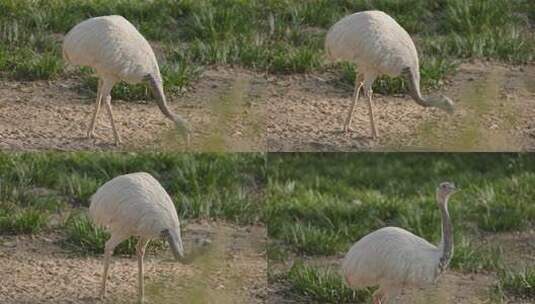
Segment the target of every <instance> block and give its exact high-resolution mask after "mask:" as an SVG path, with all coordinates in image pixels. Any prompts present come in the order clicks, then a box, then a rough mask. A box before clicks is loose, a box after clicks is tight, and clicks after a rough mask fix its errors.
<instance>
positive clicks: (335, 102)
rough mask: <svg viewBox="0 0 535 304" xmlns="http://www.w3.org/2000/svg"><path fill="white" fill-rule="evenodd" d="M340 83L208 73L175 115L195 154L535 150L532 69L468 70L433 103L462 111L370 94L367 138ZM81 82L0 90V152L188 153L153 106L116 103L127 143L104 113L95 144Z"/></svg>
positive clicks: (177, 104)
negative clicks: (187, 125)
mask: <svg viewBox="0 0 535 304" xmlns="http://www.w3.org/2000/svg"><path fill="white" fill-rule="evenodd" d="M339 77H340V76H339V75H336V74H333V73H323V74H318V75H290V76H287V75H276V76H275V75H265V74H261V73H254V72H251V71H247V70H244V69H239V68H232V67H210V68H207V69H206V70H205V71H204V72H203V73H202V76H201V77H200V79H199V80H198V81H196V82H195V83H194V84H193V86H192V87H191V88H190V89H189V91H188V92H187V93H186V94H184V95H183V96H180V97H177V96H168V98H169V99H170V100H171V102H170V105H171V107H172V108H173V109H174V110H175V111H176V112H177V113H179V114H181V115H183V116H184V117H185V118H187V119H188V120H189V121H190V122H191V123H192V126H193V129H194V134H193V137H192V140H193V144H192V146H191V150H193V151H234V152H235V151H242V152H247V151H266V150H268V151H360V150H364V151H368V150H374V151H392V150H395V151H397V150H402V151H422V150H431V151H437V150H438V151H522V150H530V151H531V150H535V120H533V117H535V65H526V66H508V65H503V64H498V63H490V62H482V61H476V62H469V63H463V64H461V65H460V66H459V70H458V71H457V72H456V74H455V75H454V76H452V77H451V79H448V80H446V83H445V86H444V88H443V89H442V90H440V91H439V92H431V94H430V95H434V94H439V93H441V94H445V95H447V96H449V97H450V98H452V99H453V100H454V101H455V102H456V112H455V113H454V114H453V115H447V114H446V113H445V112H443V111H441V110H438V109H424V108H421V107H420V106H418V105H417V104H416V103H414V102H413V101H412V100H410V98H409V97H408V96H383V95H380V94H374V100H375V101H374V111H375V117H376V124H377V127H378V132H379V138H378V139H377V140H373V139H371V137H370V125H369V121H368V111H367V105H366V102H365V101H364V99H362V100H361V101H360V102H359V104H358V106H357V108H356V110H355V116H354V119H353V124H352V128H353V132H351V133H349V134H345V133H343V132H341V128H342V124H343V121H344V119H345V116H346V113H347V110H348V108H349V106H350V104H351V95H352V89H351V88H348V87H347V86H344V85H342V84H340V81H339ZM80 82H81V80H79V79H60V80H55V81H50V82H45V81H36V82H14V81H0V149H3V150H40V149H56V150H162V149H165V150H177V151H180V150H184V149H185V147H184V144H183V141H182V139H180V138H179V137H178V136H177V135H176V134H175V133H174V131H173V126H172V123H171V122H170V121H169V120H167V119H165V118H164V116H163V115H162V114H161V113H160V111H159V109H158V107H157V106H156V104H155V102H154V101H153V100H148V101H140V102H124V101H121V100H114V101H112V103H113V107H114V113H115V116H116V120H117V121H118V125H119V129H120V133H121V135H122V138H123V142H124V144H123V145H121V146H119V147H116V146H114V145H113V137H112V132H111V127H110V123H109V121H108V119H107V117H106V115H105V113H103V114H102V115H101V117H100V120H99V124H98V126H97V130H96V133H97V138H96V139H95V140H93V139H87V138H85V133H86V130H87V126H88V124H89V122H90V117H91V114H92V111H93V107H94V92H80V89H79V87H80Z"/></svg>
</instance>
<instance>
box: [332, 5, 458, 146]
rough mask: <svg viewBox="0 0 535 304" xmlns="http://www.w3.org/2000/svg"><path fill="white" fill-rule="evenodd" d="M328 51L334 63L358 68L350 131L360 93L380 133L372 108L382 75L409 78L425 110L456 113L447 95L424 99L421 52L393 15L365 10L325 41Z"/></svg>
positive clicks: (337, 26)
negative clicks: (376, 82) (366, 99)
mask: <svg viewBox="0 0 535 304" xmlns="http://www.w3.org/2000/svg"><path fill="white" fill-rule="evenodd" d="M325 51H326V53H327V57H328V59H330V60H333V61H336V60H343V61H349V62H353V63H355V64H356V65H357V66H358V75H357V76H356V77H355V92H354V96H353V97H354V99H353V104H352V106H351V108H350V110H349V113H348V115H347V119H346V121H345V124H344V131H345V132H348V131H349V130H350V127H351V120H352V117H353V112H354V109H355V106H356V104H357V101H358V99H359V92H360V89H361V88H364V93H365V94H366V95H367V96H368V108H369V117H370V123H371V130H372V136H373V138H376V137H377V130H376V128H375V122H374V117H373V109H372V93H373V92H372V85H373V82H374V81H375V79H376V78H377V77H379V76H381V75H384V74H386V75H389V76H392V77H395V76H399V75H401V76H403V77H405V78H406V80H407V83H408V87H409V94H410V96H411V97H412V98H413V99H414V101H416V103H418V104H419V105H421V106H423V107H437V108H441V109H443V110H445V111H447V112H448V113H452V112H453V102H452V101H451V99H449V98H448V97H446V96H443V95H440V96H435V97H423V96H422V94H421V93H420V69H419V64H418V53H417V52H416V47H415V46H414V42H413V41H412V39H411V37H410V36H409V34H408V33H407V32H406V31H405V30H404V29H403V28H402V27H401V26H400V25H399V24H398V23H397V22H396V21H395V20H394V19H393V18H392V17H390V16H389V15H387V14H385V13H384V12H381V11H364V12H359V13H355V14H352V15H349V16H346V17H344V18H342V19H341V20H340V21H338V22H336V23H335V24H334V25H333V26H332V27H331V28H330V29H329V32H328V33H327V36H326V38H325Z"/></svg>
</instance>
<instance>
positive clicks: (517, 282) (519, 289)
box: [496, 268, 535, 301]
mask: <svg viewBox="0 0 535 304" xmlns="http://www.w3.org/2000/svg"><path fill="white" fill-rule="evenodd" d="M496 289H497V291H498V293H499V294H500V295H501V297H502V298H510V297H514V298H517V299H524V300H528V301H529V300H535V269H534V268H525V269H523V270H520V271H512V270H509V271H502V272H500V273H499V276H498V284H497V286H496Z"/></svg>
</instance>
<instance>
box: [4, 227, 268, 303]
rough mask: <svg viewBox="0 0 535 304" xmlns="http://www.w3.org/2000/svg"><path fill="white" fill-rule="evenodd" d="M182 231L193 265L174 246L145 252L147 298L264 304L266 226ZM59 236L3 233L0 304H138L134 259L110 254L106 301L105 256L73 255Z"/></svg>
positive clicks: (156, 300) (191, 228)
mask: <svg viewBox="0 0 535 304" xmlns="http://www.w3.org/2000/svg"><path fill="white" fill-rule="evenodd" d="M183 236H184V247H185V250H186V256H188V254H189V255H190V256H191V255H195V258H194V259H192V260H191V262H190V263H188V264H181V263H178V262H175V261H174V260H173V259H172V256H171V253H170V252H169V250H167V251H165V252H161V253H158V255H147V256H146V257H145V263H144V266H145V300H146V303H223V304H225V303H229V304H230V303H247V304H249V303H252V304H255V303H265V298H266V293H267V281H266V280H267V278H266V271H267V262H266V258H265V240H266V231H265V228H263V227H260V226H250V227H237V226H233V225H229V224H224V223H215V222H210V223H207V222H202V223H200V222H199V223H189V224H187V225H186V226H185V229H184V232H183ZM206 238H207V239H209V240H211V243H210V244H209V245H207V246H204V247H205V249H203V247H202V246H203V245H201V244H200V243H199V240H202V239H206ZM60 240H61V236H60V235H38V236H34V237H29V236H16V237H15V236H13V237H9V236H2V237H0V273H2V280H1V281H2V284H0V303H5V304H9V303H136V300H137V260H136V258H135V256H132V257H127V256H114V257H113V258H112V262H111V264H110V271H109V275H110V277H109V279H108V294H107V297H106V299H105V300H104V301H101V300H99V299H98V297H97V295H98V289H99V286H100V282H101V279H102V268H103V259H102V256H88V257H81V256H79V255H76V254H73V253H72V252H71V251H66V250H65V249H63V247H61V246H59V244H58V243H59V241H60Z"/></svg>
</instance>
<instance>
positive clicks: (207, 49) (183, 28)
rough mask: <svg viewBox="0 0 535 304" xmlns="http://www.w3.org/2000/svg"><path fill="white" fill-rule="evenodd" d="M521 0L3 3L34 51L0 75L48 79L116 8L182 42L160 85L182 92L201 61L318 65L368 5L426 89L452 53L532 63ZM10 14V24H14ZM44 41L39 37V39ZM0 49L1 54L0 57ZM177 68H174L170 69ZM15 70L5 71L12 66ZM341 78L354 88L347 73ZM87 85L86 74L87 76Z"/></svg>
mask: <svg viewBox="0 0 535 304" xmlns="http://www.w3.org/2000/svg"><path fill="white" fill-rule="evenodd" d="M531 2H532V1H529V0H515V1H506V0H489V1H485V0H470V1H460V0H447V1H436V0H433V1H424V0H408V1H392V0H380V1H379V0H378V1H329V0H310V1H298V0H287V1H279V0H268V1H241V0H200V1H189V0H188V1H171V0H158V1H141V0H132V1H126V2H125V1H113V2H110V3H107V4H106V5H102V4H101V1H99V0H91V1H83V2H79V1H67V0H58V1H53V2H50V1H30V0H21V1H17V3H15V1H11V0H1V1H0V9H1V10H2V11H4V12H5V14H4V17H3V18H0V35H3V37H1V38H3V40H5V41H8V46H9V47H8V48H7V53H8V54H18V53H23V52H29V53H34V54H35V56H34V57H32V58H31V59H32V60H29V61H27V60H21V59H17V58H16V56H11V55H10V56H5V55H3V56H0V71H6V72H8V74H9V75H11V77H17V78H18V79H50V78H53V77H57V76H58V73H59V74H61V66H60V63H61V60H60V57H61V56H60V52H59V51H58V50H59V40H58V39H54V38H53V37H54V36H53V35H55V34H64V33H66V32H67V31H68V30H69V29H70V28H72V26H74V25H75V24H77V23H78V22H80V21H82V20H84V19H86V18H87V17H90V16H100V15H109V14H119V15H123V16H125V17H126V18H127V19H128V20H130V21H131V22H132V23H133V24H134V25H135V26H136V27H137V28H138V29H139V30H140V32H141V33H142V34H143V35H145V36H146V37H147V38H148V39H149V40H151V42H153V43H157V44H159V45H162V46H164V48H166V47H170V48H175V47H180V49H181V52H182V53H183V54H184V55H185V57H187V58H188V60H190V62H188V65H187V66H188V67H187V68H186V66H185V65H184V64H179V63H180V62H178V61H175V60H174V59H173V58H172V57H173V56H170V55H169V54H165V55H164V56H163V57H164V58H162V59H163V60H161V62H160V63H161V64H162V62H164V64H165V65H168V66H169V67H168V68H164V67H163V66H164V64H162V72H163V73H164V79H165V86H166V87H168V88H169V89H170V90H171V91H173V92H177V91H181V90H182V89H183V87H184V86H187V85H189V83H191V82H192V81H194V80H195V77H194V73H193V74H191V73H189V72H188V71H187V70H188V69H195V67H197V66H200V65H209V64H230V65H234V64H238V65H241V66H244V67H246V68H251V69H255V70H261V71H269V72H271V73H308V72H314V71H322V70H323V69H324V68H325V67H326V65H325V64H324V62H323V60H322V56H323V40H324V36H325V33H326V31H327V30H328V28H329V27H330V26H331V25H332V24H334V23H335V22H336V21H337V20H339V19H340V18H342V17H343V16H345V15H348V14H351V13H354V12H357V11H363V10H370V9H377V10H382V11H385V12H386V13H388V14H390V15H391V16H393V17H394V19H396V20H397V21H398V23H400V24H401V26H403V27H404V28H405V29H406V30H407V31H408V32H409V33H410V34H411V36H413V37H414V38H415V41H416V44H417V47H418V49H419V54H420V59H421V60H420V61H421V63H422V67H421V69H422V73H421V75H422V79H421V84H422V87H423V88H424V89H434V88H436V87H439V86H441V85H442V83H443V82H444V78H445V77H447V76H448V75H449V74H451V73H452V72H454V71H455V62H456V60H457V59H458V58H474V57H476V58H492V59H498V60H501V61H504V62H509V63H525V62H530V61H533V59H534V56H535V51H533V50H534V49H535V48H534V46H535V37H534V35H533V33H532V31H531V30H530V26H531V25H530V24H532V23H533V20H534V19H535V18H534V17H533V16H534V14H532V13H531V11H533V8H534V6H533V4H532V3H531ZM14 20H15V21H14ZM41 37H42V38H41ZM5 53H6V50H4V52H0V54H5ZM177 64H179V65H178V67H177ZM14 66H18V69H17V72H15V73H14V74H13V72H11V71H14V69H13V67H14ZM340 73H341V78H342V81H348V82H349V83H350V84H351V85H353V81H351V77H354V76H350V77H349V78H348V77H347V76H348V75H347V73H346V72H340ZM86 82H87V80H86ZM374 90H375V91H376V92H380V93H383V94H392V93H400V92H405V91H406V85H405V84H404V81H403V80H402V79H400V78H394V79H389V78H386V77H382V78H380V79H379V80H378V82H377V83H376V84H375V86H374ZM114 95H115V96H116V97H117V98H121V99H126V100H130V99H144V98H147V93H146V90H144V88H143V87H137V86H133V87H130V86H124V85H119V86H118V88H117V89H115V90H114Z"/></svg>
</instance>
